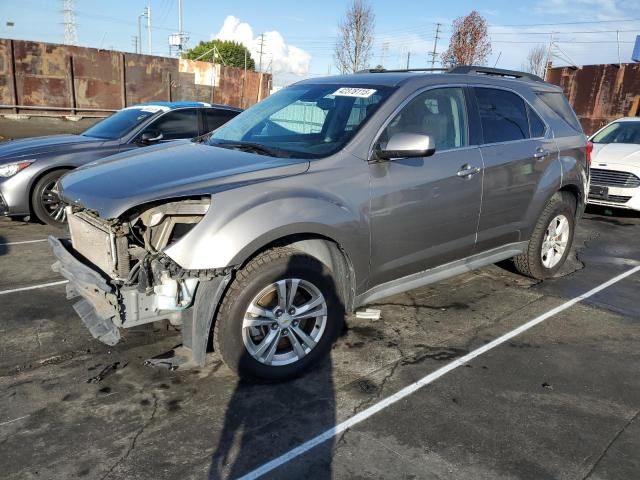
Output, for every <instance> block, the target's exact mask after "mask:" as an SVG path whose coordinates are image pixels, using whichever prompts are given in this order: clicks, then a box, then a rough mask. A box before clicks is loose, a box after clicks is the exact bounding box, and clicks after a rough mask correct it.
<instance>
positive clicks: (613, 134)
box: [591, 122, 640, 145]
mask: <svg viewBox="0 0 640 480" xmlns="http://www.w3.org/2000/svg"><path fill="white" fill-rule="evenodd" d="M591 141H592V142H593V143H635V144H637V145H640V122H616V123H612V124H611V125H608V126H607V127H605V128H604V129H603V130H602V131H601V132H600V133H598V134H596V135H594V137H593V138H592V139H591Z"/></svg>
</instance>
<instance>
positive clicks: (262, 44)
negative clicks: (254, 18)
mask: <svg viewBox="0 0 640 480" xmlns="http://www.w3.org/2000/svg"><path fill="white" fill-rule="evenodd" d="M263 47H264V33H261V34H260V67H259V68H258V71H260V72H262V49H263Z"/></svg>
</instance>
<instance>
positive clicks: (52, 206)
mask: <svg viewBox="0 0 640 480" xmlns="http://www.w3.org/2000/svg"><path fill="white" fill-rule="evenodd" d="M66 172H67V170H54V171H52V172H49V173H47V174H46V175H44V176H43V177H42V178H41V179H40V180H38V182H37V183H36V185H35V187H34V188H33V195H32V196H31V208H32V209H33V213H34V214H35V216H36V217H37V218H38V220H40V221H41V222H44V223H47V224H49V225H53V226H54V227H61V226H63V225H64V224H65V223H66V221H67V213H66V211H65V209H64V208H65V204H64V203H63V202H62V200H61V199H60V193H59V191H58V181H59V180H60V177H62V175H64V174H65V173H66Z"/></svg>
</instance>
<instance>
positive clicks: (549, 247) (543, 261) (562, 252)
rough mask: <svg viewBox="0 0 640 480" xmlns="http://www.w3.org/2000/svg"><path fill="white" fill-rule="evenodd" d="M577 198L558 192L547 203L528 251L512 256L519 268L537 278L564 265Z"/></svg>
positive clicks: (519, 270)
mask: <svg viewBox="0 0 640 480" xmlns="http://www.w3.org/2000/svg"><path fill="white" fill-rule="evenodd" d="M576 208H577V207H576V199H575V197H574V196H573V195H571V194H570V193H568V192H558V193H556V194H555V195H554V196H553V197H551V200H549V202H548V203H547V205H546V206H545V209H544V210H543V212H542V214H541V215H540V218H539V219H538V222H537V223H536V226H535V228H534V230H533V234H532V235H531V240H530V241H529V247H528V248H527V251H526V252H525V253H523V254H522V255H518V256H517V257H514V258H513V263H514V265H515V268H516V270H518V272H520V273H521V274H523V275H526V276H528V277H531V278H535V279H537V280H544V279H546V278H550V277H553V276H554V275H555V274H556V273H558V271H559V270H560V268H561V267H562V265H564V262H565V260H566V259H567V256H568V255H569V251H570V250H571V245H572V244H573V236H574V233H575V224H576V223H575V222H576Z"/></svg>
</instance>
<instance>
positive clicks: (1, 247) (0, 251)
mask: <svg viewBox="0 0 640 480" xmlns="http://www.w3.org/2000/svg"><path fill="white" fill-rule="evenodd" d="M8 253H9V245H7V239H6V238H4V237H3V236H2V235H0V257H1V256H3V255H6V254H8Z"/></svg>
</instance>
